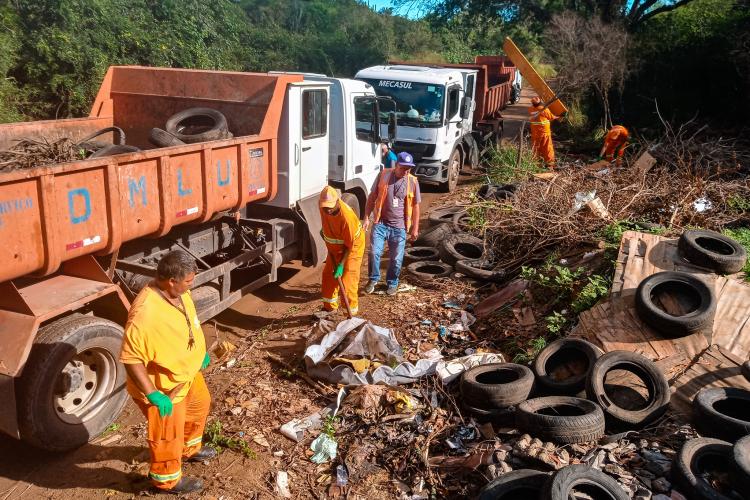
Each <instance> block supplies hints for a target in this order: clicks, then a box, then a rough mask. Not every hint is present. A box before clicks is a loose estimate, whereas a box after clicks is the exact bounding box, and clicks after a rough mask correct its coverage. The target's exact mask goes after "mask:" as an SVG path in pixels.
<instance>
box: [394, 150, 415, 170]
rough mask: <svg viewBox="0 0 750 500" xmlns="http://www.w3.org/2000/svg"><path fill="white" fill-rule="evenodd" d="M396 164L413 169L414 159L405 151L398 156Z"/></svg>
mask: <svg viewBox="0 0 750 500" xmlns="http://www.w3.org/2000/svg"><path fill="white" fill-rule="evenodd" d="M396 163H398V164H399V165H401V166H402V167H413V166H414V157H413V156H412V155H411V154H409V153H407V152H406V151H402V152H400V153H399V154H398V160H396Z"/></svg>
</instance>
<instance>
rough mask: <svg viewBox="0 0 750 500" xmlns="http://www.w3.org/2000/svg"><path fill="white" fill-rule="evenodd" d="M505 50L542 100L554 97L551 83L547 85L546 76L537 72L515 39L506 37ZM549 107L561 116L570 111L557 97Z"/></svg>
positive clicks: (545, 100)
mask: <svg viewBox="0 0 750 500" xmlns="http://www.w3.org/2000/svg"><path fill="white" fill-rule="evenodd" d="M503 50H504V51H505V55H506V56H508V57H509V58H510V60H511V61H513V64H515V65H516V68H518V71H520V72H521V76H522V77H523V78H524V79H525V80H526V81H527V82H529V83H530V84H531V87H532V88H533V89H534V90H535V91H536V93H537V95H538V96H539V97H540V98H541V99H542V102H547V101H549V100H550V99H554V97H555V93H554V92H552V89H551V88H549V85H547V82H545V81H544V78H542V77H541V76H539V73H537V72H536V70H535V69H534V67H533V66H532V65H531V63H530V62H529V60H528V59H526V57H525V56H524V55H523V53H521V51H520V50H519V49H518V47H516V44H515V43H513V40H511V39H510V38H509V37H506V38H505V42H504V43H503ZM549 109H550V111H552V112H553V113H554V114H556V115H557V116H560V115H562V114H564V113H565V112H567V111H568V108H566V107H565V105H564V104H563V103H562V101H561V100H560V99H557V100H555V101H554V102H553V103H552V104H550V105H549Z"/></svg>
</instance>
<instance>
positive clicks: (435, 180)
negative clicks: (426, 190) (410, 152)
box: [413, 160, 445, 184]
mask: <svg viewBox="0 0 750 500" xmlns="http://www.w3.org/2000/svg"><path fill="white" fill-rule="evenodd" d="M444 168H445V165H443V162H441V161H439V160H425V161H420V162H418V163H417V164H416V166H415V167H414V169H413V174H414V175H415V176H416V177H417V179H419V182H423V183H425V184H441V183H443V182H445V178H444V175H443V169H444Z"/></svg>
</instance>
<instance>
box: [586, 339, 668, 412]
mask: <svg viewBox="0 0 750 500" xmlns="http://www.w3.org/2000/svg"><path fill="white" fill-rule="evenodd" d="M613 370H625V371H628V372H630V373H633V374H635V375H637V376H638V377H639V378H640V379H641V380H642V381H643V383H644V384H645V386H646V388H647V389H648V401H647V403H646V405H645V406H644V407H642V408H639V409H636V410H628V409H626V408H622V407H620V406H618V405H617V404H615V403H614V402H613V401H612V398H611V397H610V396H608V395H607V393H606V386H605V380H606V377H607V373H609V372H611V371H613ZM586 395H587V397H588V399H590V400H591V401H594V402H595V403H597V404H598V405H599V406H601V407H602V410H603V411H604V413H605V414H606V416H607V418H608V419H609V420H610V421H611V423H612V424H614V425H616V426H617V425H621V426H625V427H641V426H644V425H646V424H648V423H650V422H653V421H654V420H656V419H657V418H659V417H661V416H662V415H663V414H664V412H666V411H667V409H668V408H669V398H670V392H669V384H668V383H667V379H666V377H665V376H664V374H663V373H662V372H661V370H659V368H657V367H656V365H655V364H654V363H653V361H651V360H650V359H648V358H645V357H643V356H641V355H640V354H636V353H634V352H628V351H612V352H608V353H607V354H605V355H603V356H602V357H600V358H599V359H597V360H596V362H595V363H594V366H593V367H592V368H591V373H590V374H589V377H588V381H587V383H586Z"/></svg>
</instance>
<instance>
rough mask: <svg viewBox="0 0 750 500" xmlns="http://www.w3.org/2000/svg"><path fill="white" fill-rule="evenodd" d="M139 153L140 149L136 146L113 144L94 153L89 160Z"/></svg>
mask: <svg viewBox="0 0 750 500" xmlns="http://www.w3.org/2000/svg"><path fill="white" fill-rule="evenodd" d="M137 151H140V148H137V147H135V146H128V145H120V144H112V145H110V146H105V147H103V148H101V149H99V150H97V151H94V153H93V154H92V155H91V156H89V158H104V157H105V156H114V155H121V154H126V153H135V152H137Z"/></svg>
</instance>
